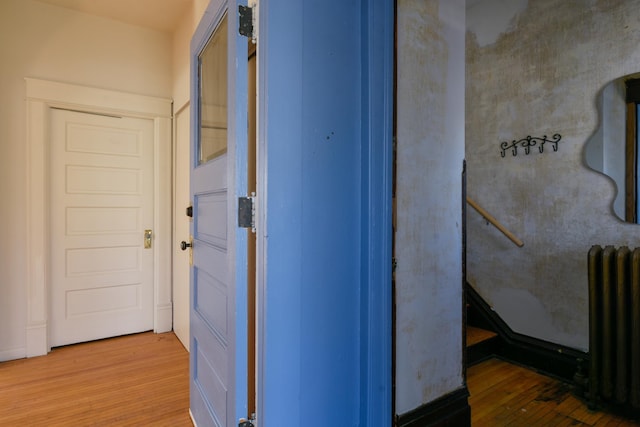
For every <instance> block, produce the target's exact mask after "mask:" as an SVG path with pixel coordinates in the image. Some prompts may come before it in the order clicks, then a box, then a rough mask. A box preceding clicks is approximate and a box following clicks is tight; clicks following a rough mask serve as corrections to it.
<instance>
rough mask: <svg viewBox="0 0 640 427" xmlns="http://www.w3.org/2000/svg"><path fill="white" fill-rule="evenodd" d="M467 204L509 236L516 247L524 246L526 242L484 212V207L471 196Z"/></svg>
mask: <svg viewBox="0 0 640 427" xmlns="http://www.w3.org/2000/svg"><path fill="white" fill-rule="evenodd" d="M467 203H468V204H469V205H471V207H472V208H473V209H475V210H476V211H478V213H479V214H480V215H482V217H483V218H484V219H486V220H487V221H489V222H490V223H491V224H492V225H493V226H494V227H496V228H497V229H498V230H500V231H501V232H502V234H504V235H505V236H507V238H508V239H509V240H511V241H512V242H513V243H514V244H515V245H517V246H518V247H520V248H521V247H523V246H524V242H523V241H522V240H520V239H518V238H517V237H516V236H515V235H514V234H513V233H512V232H510V231H509V230H507V228H506V227H505V226H504V225H502V224H500V222H499V221H498V220H497V219H495V218H494V217H493V216H492V215H491V214H490V213H489V212H487V211H486V210H484V209H483V208H482V206H480V205H479V204H478V203H476V202H475V201H474V200H472V199H471V198H470V197H469V196H467Z"/></svg>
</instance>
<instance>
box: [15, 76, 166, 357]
mask: <svg viewBox="0 0 640 427" xmlns="http://www.w3.org/2000/svg"><path fill="white" fill-rule="evenodd" d="M25 83H26V108H27V128H26V137H27V141H26V145H27V156H26V158H27V164H26V174H27V206H26V208H27V212H26V214H27V236H26V240H27V249H26V257H27V274H26V277H27V292H26V293H27V326H26V356H27V357H32V356H40V355H44V354H47V353H48V352H49V351H50V350H51V347H50V342H49V324H48V322H49V315H48V312H49V304H50V295H49V292H50V291H49V289H50V288H51V286H50V280H51V279H50V277H49V265H48V264H49V255H50V224H49V213H50V199H49V197H48V193H49V191H48V182H49V174H50V168H49V162H50V160H49V144H50V141H49V126H50V109H51V108H54V107H56V108H64V109H69V110H75V111H79V112H87V113H98V114H110V115H116V116H127V117H136V118H145V119H151V120H153V122H154V141H153V145H154V154H153V157H154V159H153V165H154V190H153V191H154V194H153V199H154V200H153V209H154V219H153V230H154V246H155V251H154V267H153V268H154V271H153V290H154V303H153V304H154V308H153V329H154V332H156V333H159V332H167V331H170V330H171V327H172V317H173V314H172V312H173V309H172V300H171V119H172V118H171V110H172V101H171V100H170V99H165V98H156V97H150V96H144V95H136V94H130V93H125V92H118V91H112V90H106V89H98V88H91V87H85V86H79V85H74V84H68V83H60V82H52V81H47V80H40V79H33V78H25ZM140 238H141V239H142V236H140Z"/></svg>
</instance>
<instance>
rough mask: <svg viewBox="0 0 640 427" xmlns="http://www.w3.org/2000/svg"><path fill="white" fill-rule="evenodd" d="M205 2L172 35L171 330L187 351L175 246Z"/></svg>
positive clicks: (185, 198)
mask: <svg viewBox="0 0 640 427" xmlns="http://www.w3.org/2000/svg"><path fill="white" fill-rule="evenodd" d="M207 4H208V0H195V1H194V3H192V4H191V5H190V7H189V8H188V10H187V11H186V12H185V14H184V15H183V16H182V18H181V19H180V22H179V24H178V26H177V28H176V30H175V31H174V33H173V39H172V43H173V47H172V48H173V63H172V69H173V81H172V83H173V89H172V93H173V111H174V141H173V156H174V164H173V174H174V175H173V184H174V189H173V191H174V193H173V201H174V204H175V205H174V210H173V212H174V215H173V217H174V218H173V220H174V222H173V243H174V245H176V246H174V248H173V329H174V332H175V333H176V335H177V336H178V338H179V339H180V341H181V342H182V344H183V345H184V347H185V348H186V349H187V350H188V349H189V270H190V266H189V254H188V252H187V251H182V250H180V248H179V247H178V246H177V243H178V242H180V241H182V240H188V238H189V220H188V218H187V217H186V215H185V208H186V207H187V206H188V205H189V204H190V195H189V150H190V142H189V139H190V135H191V133H190V117H189V115H190V111H191V109H190V100H189V97H190V94H189V90H190V81H191V79H190V77H191V76H190V58H191V55H190V52H191V49H190V44H191V37H192V36H193V33H194V31H195V29H196V27H197V26H198V23H199V22H200V19H201V17H202V15H203V14H204V11H205V9H206V7H207Z"/></svg>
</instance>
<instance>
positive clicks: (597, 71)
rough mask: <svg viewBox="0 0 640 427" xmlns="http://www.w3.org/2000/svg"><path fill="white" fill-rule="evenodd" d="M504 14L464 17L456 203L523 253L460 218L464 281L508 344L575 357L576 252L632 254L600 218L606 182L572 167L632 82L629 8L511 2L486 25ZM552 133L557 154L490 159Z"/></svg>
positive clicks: (581, 284) (582, 313) (475, 11)
mask: <svg viewBox="0 0 640 427" xmlns="http://www.w3.org/2000/svg"><path fill="white" fill-rule="evenodd" d="M505 3H508V2H504V1H503V0H480V1H479V2H477V4H476V5H475V6H474V7H473V8H470V9H469V10H468V11H467V25H468V29H469V31H468V33H467V41H466V54H467V74H466V88H467V92H466V135H467V144H466V157H467V166H468V194H469V196H470V197H472V198H473V199H475V200H476V201H477V202H479V203H480V204H481V205H482V206H483V207H485V208H486V209H487V210H488V211H489V212H490V213H492V214H493V215H494V216H496V217H497V218H498V220H500V221H501V222H503V223H504V224H505V225H506V226H507V228H509V229H510V230H511V231H512V232H514V233H515V234H516V235H517V236H518V237H519V238H520V239H522V240H523V241H524V247H523V248H518V247H516V246H514V245H513V244H512V243H511V242H509V241H508V240H506V239H505V238H504V237H503V236H502V235H501V234H500V233H499V232H498V231H497V230H495V229H494V228H493V227H491V226H488V225H486V223H485V221H484V220H483V219H482V218H481V217H480V216H479V215H478V214H477V213H476V212H475V211H473V210H469V212H468V215H467V219H468V240H467V243H468V251H467V255H468V258H467V261H468V280H469V282H470V283H471V284H472V285H473V286H474V287H475V289H476V290H477V291H478V292H479V293H480V294H481V295H482V296H483V297H484V298H485V299H486V300H487V302H489V304H491V305H492V306H493V307H494V309H495V310H496V312H497V313H498V314H499V315H500V316H502V318H503V319H504V320H505V321H506V322H507V323H508V324H509V326H510V327H511V328H512V329H514V330H515V331H516V332H520V333H522V334H525V335H529V336H532V337H535V338H540V339H543V340H546V341H551V342H554V343H559V344H563V345H566V346H570V347H574V348H577V349H581V350H586V349H587V348H588V293H587V251H588V250H589V248H590V247H591V245H593V244H600V245H606V244H612V245H617V246H619V245H629V246H631V247H636V246H640V227H638V226H637V225H630V224H625V223H623V222H621V221H620V220H618V219H617V218H616V217H615V216H614V215H613V213H612V209H611V203H612V200H613V197H614V195H615V191H616V189H615V187H614V185H613V183H612V181H611V180H610V179H608V178H607V177H605V176H604V175H601V174H599V173H596V172H594V171H592V170H591V169H589V168H588V167H587V166H586V165H585V163H584V158H585V144H586V142H587V141H588V140H589V139H590V138H591V136H592V135H594V134H595V133H596V132H597V128H598V126H599V123H598V121H599V113H598V111H597V104H596V99H597V96H598V94H599V93H600V92H601V90H602V88H603V87H604V86H605V85H607V84H608V83H609V82H611V81H613V80H614V79H616V78H618V77H620V76H623V75H627V74H631V73H634V72H638V71H640V50H639V49H638V45H639V43H640V8H638V3H637V1H635V0H619V1H595V0H591V1H586V0H585V1H581V2H567V1H563V0H536V1H529V2H527V1H522V0H519V1H518V2H517V3H519V5H518V7H514V8H512V9H509V12H510V15H509V16H508V17H507V18H506V19H505V18H504V17H501V16H499V15H500V14H499V13H491V11H496V10H501V9H505ZM488 33H491V35H492V36H491V37H489V36H487V34H488ZM554 133H559V134H561V135H562V142H561V143H560V144H559V148H558V151H557V152H553V151H552V150H551V149H550V147H548V146H547V147H545V150H544V153H539V152H538V151H537V150H533V151H532V153H531V154H530V155H528V156H525V155H524V153H523V152H522V151H521V152H520V153H519V154H518V155H517V156H516V157H513V156H512V155H511V154H509V153H507V156H506V157H505V158H501V157H500V142H502V141H511V140H514V139H520V138H524V137H526V136H527V135H532V136H542V135H544V134H546V135H553V134H554Z"/></svg>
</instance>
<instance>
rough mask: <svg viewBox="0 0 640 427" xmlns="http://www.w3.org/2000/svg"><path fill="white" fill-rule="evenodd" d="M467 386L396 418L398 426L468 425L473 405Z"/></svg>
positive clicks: (440, 426) (463, 426) (442, 426)
mask: <svg viewBox="0 0 640 427" xmlns="http://www.w3.org/2000/svg"><path fill="white" fill-rule="evenodd" d="M468 397H469V391H468V390H467V388H466V387H463V388H460V389H458V390H456V391H454V392H452V393H449V394H447V395H445V396H442V397H440V398H438V399H436V400H434V401H433V402H429V403H427V404H425V405H422V406H420V407H419V408H416V409H414V410H412V411H410V412H407V413H405V414H402V415H399V416H398V417H397V418H396V427H468V426H471V407H470V406H469V402H468V400H467V398H468Z"/></svg>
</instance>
